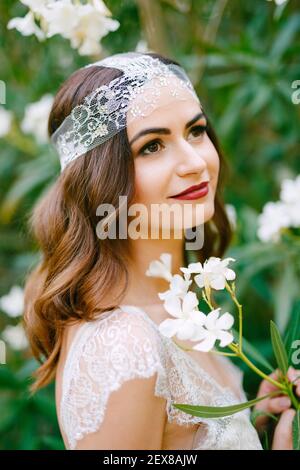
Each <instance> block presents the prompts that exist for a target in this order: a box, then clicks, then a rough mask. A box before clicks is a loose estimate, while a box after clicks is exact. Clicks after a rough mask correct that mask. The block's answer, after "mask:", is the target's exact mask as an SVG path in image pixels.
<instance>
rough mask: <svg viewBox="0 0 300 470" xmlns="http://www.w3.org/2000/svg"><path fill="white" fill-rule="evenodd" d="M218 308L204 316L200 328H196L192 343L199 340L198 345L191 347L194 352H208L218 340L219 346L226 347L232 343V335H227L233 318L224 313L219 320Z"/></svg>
mask: <svg viewBox="0 0 300 470" xmlns="http://www.w3.org/2000/svg"><path fill="white" fill-rule="evenodd" d="M219 314H220V307H219V308H216V309H215V310H212V311H211V312H210V313H209V314H208V315H204V316H205V320H204V322H203V325H202V327H200V328H198V334H197V335H195V336H194V337H193V341H198V340H201V342H200V343H198V344H196V345H195V346H193V348H192V349H195V350H196V351H202V352H208V351H210V350H211V349H212V348H213V347H214V345H215V342H216V340H220V346H221V347H225V346H228V345H229V344H230V343H232V341H233V339H234V338H233V335H232V334H231V333H228V331H227V330H229V329H230V328H231V327H232V325H233V323H234V318H233V316H232V315H231V314H230V313H228V312H226V313H224V314H223V315H222V316H221V317H220V318H219Z"/></svg>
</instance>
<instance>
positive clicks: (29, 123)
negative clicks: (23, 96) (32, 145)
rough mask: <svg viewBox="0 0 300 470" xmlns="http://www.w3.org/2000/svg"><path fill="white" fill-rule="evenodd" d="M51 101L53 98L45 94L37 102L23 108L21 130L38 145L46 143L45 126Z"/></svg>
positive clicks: (46, 133)
mask: <svg viewBox="0 0 300 470" xmlns="http://www.w3.org/2000/svg"><path fill="white" fill-rule="evenodd" d="M53 100H54V98H53V96H52V95H50V94H49V93H47V94H46V95H44V96H42V98H41V99H40V100H39V101H36V102H35V103H30V104H28V105H27V106H26V108H25V114H24V118H23V120H22V122H21V129H22V131H23V132H24V133H25V134H33V135H34V137H35V138H36V140H37V142H38V143H40V144H43V143H45V142H47V141H48V132H47V124H48V118H49V114H50V111H51V107H52V104H53Z"/></svg>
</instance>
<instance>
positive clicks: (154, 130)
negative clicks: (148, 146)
mask: <svg viewBox="0 0 300 470" xmlns="http://www.w3.org/2000/svg"><path fill="white" fill-rule="evenodd" d="M202 117H205V114H204V113H202V112H201V113H198V114H196V116H194V117H193V119H191V120H190V121H189V122H187V123H186V125H185V127H184V128H185V129H188V128H189V127H190V126H191V125H192V124H194V122H196V121H198V119H200V118H202ZM146 134H171V131H170V129H168V128H166V127H151V128H149V129H143V130H141V131H140V132H138V133H137V134H136V135H135V136H134V137H133V139H131V141H130V142H129V144H130V145H132V144H133V142H135V141H136V140H137V139H138V138H139V137H142V136H143V135H146Z"/></svg>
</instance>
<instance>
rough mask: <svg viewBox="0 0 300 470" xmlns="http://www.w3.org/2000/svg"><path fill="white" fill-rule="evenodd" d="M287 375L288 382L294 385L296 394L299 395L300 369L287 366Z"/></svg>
mask: <svg viewBox="0 0 300 470" xmlns="http://www.w3.org/2000/svg"><path fill="white" fill-rule="evenodd" d="M287 376H288V379H289V380H290V382H292V383H293V384H294V385H295V387H296V394H297V395H299V396H300V370H297V369H295V368H294V367H289V370H288V372H287Z"/></svg>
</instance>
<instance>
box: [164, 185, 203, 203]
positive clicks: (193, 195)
mask: <svg viewBox="0 0 300 470" xmlns="http://www.w3.org/2000/svg"><path fill="white" fill-rule="evenodd" d="M208 191H209V187H208V183H205V184H203V185H202V188H200V189H196V190H194V191H190V192H189V193H186V194H181V196H172V199H183V200H193V199H200V198H202V197H204V196H206V195H207V193H208Z"/></svg>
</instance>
